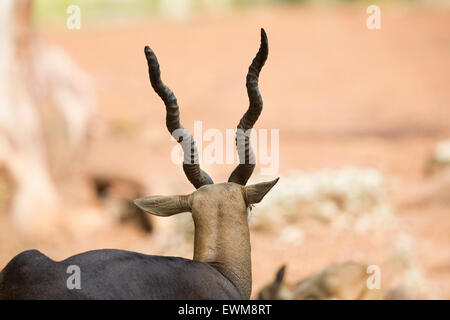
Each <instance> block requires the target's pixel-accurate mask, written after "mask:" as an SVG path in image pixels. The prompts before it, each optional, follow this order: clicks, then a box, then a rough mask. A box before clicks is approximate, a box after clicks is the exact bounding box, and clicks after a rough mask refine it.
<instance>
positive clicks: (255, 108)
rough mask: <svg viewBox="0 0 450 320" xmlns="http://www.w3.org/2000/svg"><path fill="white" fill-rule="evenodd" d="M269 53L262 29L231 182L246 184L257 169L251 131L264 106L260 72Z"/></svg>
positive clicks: (239, 125)
mask: <svg viewBox="0 0 450 320" xmlns="http://www.w3.org/2000/svg"><path fill="white" fill-rule="evenodd" d="M268 54H269V44H268V40H267V35H266V32H265V31H264V29H261V45H260V47H259V50H258V53H257V54H256V57H255V58H254V59H253V61H252V64H251V65H250V67H249V69H248V74H247V93H248V99H249V101H250V105H249V107H248V110H247V112H245V114H244V116H243V117H242V118H241V120H240V121H239V124H238V126H237V131H236V145H237V149H238V154H239V165H238V166H237V167H236V169H234V171H233V172H232V173H231V175H230V178H229V179H228V181H229V182H235V183H238V184H241V185H245V184H246V183H247V181H248V179H249V178H250V176H251V175H252V173H253V170H254V169H255V163H256V160H255V154H254V152H253V149H252V147H251V145H250V133H251V129H252V128H253V125H254V124H255V122H256V120H258V117H259V115H260V114H261V111H262V107H263V100H262V97H261V94H260V92H259V88H258V79H259V73H260V72H261V69H262V67H263V66H264V63H265V62H266V60H267V55H268Z"/></svg>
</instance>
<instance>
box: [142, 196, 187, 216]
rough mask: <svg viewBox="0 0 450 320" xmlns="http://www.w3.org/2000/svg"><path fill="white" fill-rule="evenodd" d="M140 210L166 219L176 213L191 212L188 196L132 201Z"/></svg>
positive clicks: (155, 197) (153, 197) (156, 197)
mask: <svg viewBox="0 0 450 320" xmlns="http://www.w3.org/2000/svg"><path fill="white" fill-rule="evenodd" d="M134 204H135V205H137V206H138V207H139V208H140V209H141V210H143V211H145V212H148V213H151V214H154V215H157V216H160V217H168V216H171V215H174V214H177V213H181V212H187V211H191V206H190V203H189V196H151V197H144V198H139V199H136V200H134Z"/></svg>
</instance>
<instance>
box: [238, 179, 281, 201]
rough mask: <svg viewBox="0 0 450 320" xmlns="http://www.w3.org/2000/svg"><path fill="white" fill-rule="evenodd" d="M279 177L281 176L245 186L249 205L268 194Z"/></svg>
mask: <svg viewBox="0 0 450 320" xmlns="http://www.w3.org/2000/svg"><path fill="white" fill-rule="evenodd" d="M279 179H280V178H276V179H275V180H273V181H269V182H261V183H257V184H252V185H250V186H246V187H244V188H245V198H246V201H247V205H251V204H254V203H258V202H260V201H261V200H262V199H263V198H264V196H265V195H266V194H267V192H269V191H270V189H272V187H273V186H274V185H275V184H276V183H277V182H278V180H279Z"/></svg>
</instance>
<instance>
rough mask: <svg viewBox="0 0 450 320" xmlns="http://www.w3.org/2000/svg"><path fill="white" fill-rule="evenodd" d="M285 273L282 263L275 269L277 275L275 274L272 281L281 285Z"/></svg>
mask: <svg viewBox="0 0 450 320" xmlns="http://www.w3.org/2000/svg"><path fill="white" fill-rule="evenodd" d="M285 273H286V265H283V266H281V267H280V269H279V270H278V271H277V275H276V276H275V281H274V283H275V284H276V285H278V286H279V285H281V283H282V282H283V279H284V274H285Z"/></svg>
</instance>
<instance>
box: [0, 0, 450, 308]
mask: <svg viewBox="0 0 450 320" xmlns="http://www.w3.org/2000/svg"><path fill="white" fill-rule="evenodd" d="M366 17H367V16H366V14H365V9H364V8H355V7H350V8H322V7H281V8H275V9H271V10H268V9H258V10H254V11H248V10H247V11H243V12H235V13H232V14H227V15H224V16H220V17H210V16H203V15H202V16H199V17H197V18H195V19H193V20H191V21H189V22H186V23H168V22H162V21H150V22H149V23H148V24H144V25H139V26H127V27H123V28H122V27H121V28H97V29H89V28H86V29H82V30H80V31H68V30H67V31H52V30H47V31H44V32H43V36H44V38H45V39H46V40H48V41H49V42H52V43H54V44H57V45H59V46H61V47H62V48H64V49H65V50H67V51H68V52H70V55H71V56H72V57H73V58H74V59H75V60H76V61H78V62H79V64H80V65H81V66H82V67H83V68H84V69H85V70H87V71H89V73H90V74H91V76H92V78H93V80H94V83H95V87H96V91H97V95H98V104H99V115H100V117H101V118H103V119H105V120H106V121H107V122H108V123H110V124H111V128H112V130H113V134H112V135H109V136H106V137H102V139H100V138H97V139H95V140H94V141H93V143H92V145H91V146H90V148H89V152H88V155H87V158H88V160H87V162H88V166H89V168H90V170H95V171H102V172H107V173H108V172H109V173H113V172H120V173H123V174H124V175H129V176H132V177H137V178H139V179H141V180H142V181H143V182H145V183H146V184H147V185H148V186H149V189H151V190H150V191H149V192H151V193H169V192H170V193H174V192H190V191H192V187H191V186H190V185H189V183H188V182H187V180H186V179H185V178H184V176H183V173H182V169H181V167H180V166H176V165H174V164H172V163H171V162H170V160H169V156H170V151H171V148H172V147H173V146H174V142H171V141H170V140H169V136H168V133H167V131H166V128H165V126H164V112H165V111H164V108H163V105H162V103H161V101H160V100H159V98H158V97H157V96H156V94H155V93H154V92H153V91H152V90H151V88H150V85H149V83H148V75H147V70H146V64H145V59H144V55H143V47H144V45H145V44H149V45H151V46H152V48H153V49H154V50H155V52H156V53H157V55H158V57H159V60H160V63H161V66H162V71H163V77H164V79H166V83H167V84H168V85H170V87H171V88H172V89H173V90H174V91H175V93H176V95H177V97H178V98H179V99H178V100H179V103H180V107H181V112H182V121H183V123H184V125H185V126H186V127H187V128H189V129H192V128H193V121H194V120H200V119H201V120H203V121H204V123H203V127H204V129H206V128H218V129H221V130H223V129H226V128H234V127H235V125H236V124H237V121H238V120H239V118H240V117H241V115H242V113H243V111H244V109H245V108H246V106H247V103H248V102H247V96H246V91H245V75H246V71H247V68H248V64H249V62H250V59H251V58H253V56H254V54H255V52H256V49H257V47H258V41H259V38H258V37H259V28H260V27H261V26H263V27H264V28H265V29H266V31H267V33H268V36H269V43H270V55H269V59H268V62H267V64H266V66H265V67H264V70H263V72H262V74H261V81H260V88H261V92H262V94H263V97H264V102H265V105H264V108H265V109H264V111H263V114H262V116H261V118H260V120H259V121H258V124H257V127H258V128H278V129H280V174H281V175H282V174H284V173H288V172H289V171H290V170H291V169H302V170H318V169H321V168H340V167H342V166H346V165H354V166H361V167H373V168H376V169H378V170H380V171H381V172H382V173H383V174H384V175H385V176H386V177H388V179H391V180H392V181H396V184H395V185H396V187H395V188H394V191H395V192H393V196H392V199H393V203H394V206H395V210H396V215H397V217H398V219H399V225H400V226H401V230H406V231H407V232H408V233H409V234H411V235H412V236H413V238H414V240H415V244H416V249H417V254H418V259H419V262H420V265H421V267H423V268H424V271H425V274H426V277H427V279H428V280H429V281H430V282H431V283H432V285H433V286H435V287H437V288H438V289H439V292H440V297H443V298H447V299H448V298H450V204H449V203H448V202H447V204H445V203H442V202H436V201H435V202H431V203H428V204H426V205H424V204H421V205H413V206H400V201H397V200H396V199H399V198H401V197H403V196H404V197H406V196H407V195H408V192H409V189H408V188H409V187H410V186H413V187H414V188H418V189H419V190H420V186H421V185H422V183H424V181H425V178H424V177H423V166H424V162H425V159H426V157H427V156H428V154H429V152H430V150H431V148H432V146H433V145H434V143H435V142H436V141H438V140H441V139H443V138H449V137H450V33H449V32H448V31H449V30H450V11H449V10H444V9H437V8H435V9H427V8H403V7H398V8H397V7H395V8H394V7H386V8H383V9H382V30H380V31H369V30H367V28H366V27H365V19H366ZM204 167H205V168H206V169H207V171H208V172H209V173H210V174H211V175H212V176H213V177H214V179H215V180H216V181H223V180H225V179H226V178H227V176H228V174H229V172H231V170H232V166H219V165H214V166H204ZM1 219H2V221H1V223H0V267H3V266H4V265H5V264H6V263H7V262H8V260H9V259H10V258H11V257H12V256H13V255H14V254H16V253H18V252H19V251H20V250H23V249H27V248H38V249H40V250H42V251H43V252H45V253H46V254H48V255H49V256H50V257H52V258H54V259H62V258H64V257H67V256H69V255H72V254H75V253H78V252H80V251H83V250H88V249H93V248H104V247H116V248H125V249H130V250H138V251H142V252H146V253H153V252H155V251H154V246H153V244H154V242H155V238H154V237H152V236H149V237H144V236H141V235H140V234H138V233H136V232H135V231H134V230H132V229H130V228H126V227H125V228H119V227H108V228H107V229H105V230H103V229H102V230H101V231H99V232H98V233H93V234H91V233H90V234H88V235H86V236H71V235H67V234H58V235H55V236H52V237H47V238H46V239H40V240H36V239H34V238H30V237H25V236H21V235H20V233H18V232H16V231H14V229H13V228H12V227H11V223H10V222H9V220H8V218H7V217H5V216H4V215H3V216H1ZM168 234H169V232H168V231H167V232H165V231H164V230H163V231H162V232H161V233H160V235H159V237H164V236H167V235H168ZM274 239H276V234H273V233H264V232H256V231H255V232H253V233H252V250H253V251H252V254H253V277H254V293H256V292H257V291H258V289H259V288H260V287H261V286H262V285H263V284H264V283H265V282H267V281H268V279H271V278H272V276H273V273H274V272H275V270H276V269H277V268H278V266H279V265H281V264H282V263H287V264H288V265H289V271H288V275H287V277H288V280H292V281H293V280H297V279H300V278H301V277H303V276H306V275H308V274H310V273H312V272H315V271H318V270H320V269H321V268H323V267H325V266H326V265H328V264H329V263H332V262H335V261H343V260H346V259H350V258H355V257H358V256H360V255H363V256H365V257H367V256H369V257H371V258H372V259H374V260H375V261H377V262H378V263H379V264H381V265H383V261H382V259H384V258H378V257H379V256H382V255H383V252H380V250H381V249H379V248H381V247H383V248H386V247H389V243H388V244H386V243H385V242H386V241H387V240H386V238H384V237H383V236H382V235H379V234H377V232H376V231H373V232H372V233H371V234H369V235H366V236H364V237H358V236H353V235H347V234H345V233H344V234H343V233H336V232H335V231H330V232H329V233H328V232H324V233H323V234H320V235H308V234H307V235H306V238H305V240H304V242H303V243H302V244H299V245H283V244H280V243H279V242H277V241H274Z"/></svg>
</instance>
